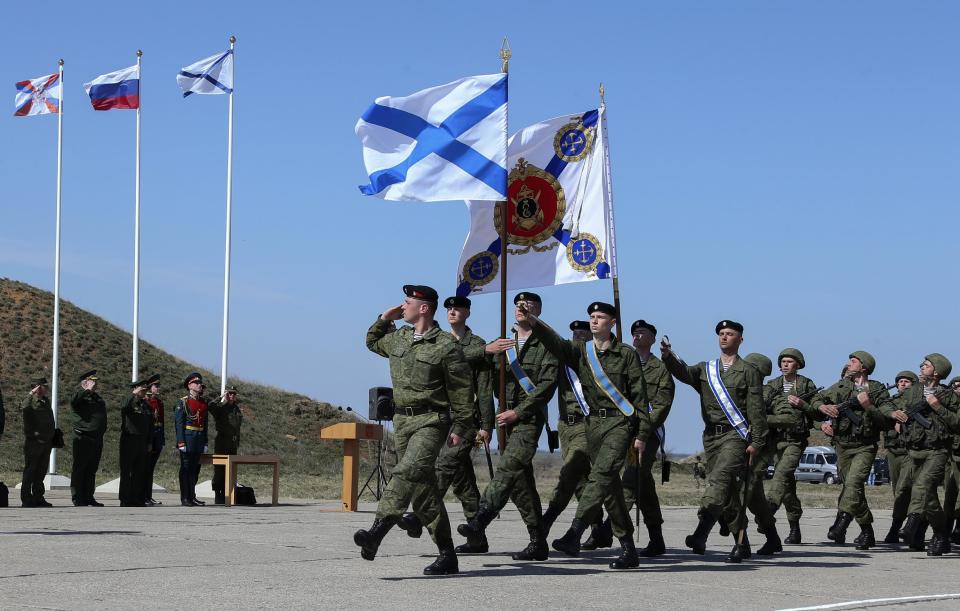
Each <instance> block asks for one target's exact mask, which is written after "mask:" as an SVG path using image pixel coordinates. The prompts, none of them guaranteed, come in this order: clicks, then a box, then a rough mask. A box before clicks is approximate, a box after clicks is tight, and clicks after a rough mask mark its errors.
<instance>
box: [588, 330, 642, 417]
mask: <svg viewBox="0 0 960 611" xmlns="http://www.w3.org/2000/svg"><path fill="white" fill-rule="evenodd" d="M584 348H585V350H586V353H587V364H589V365H590V372H591V373H593V379H594V381H595V382H596V383H597V386H599V387H600V390H602V391H603V392H604V394H605V395H607V397H609V399H610V400H611V401H613V404H614V405H616V406H617V409H619V410H620V411H621V412H623V415H624V416H632V415H633V414H634V412H636V411H637V410H635V409H634V407H633V404H632V403H630V400H629V399H627V398H626V397H624V396H623V394H622V393H621V392H620V390H619V389H618V388H617V387H616V386H614V385H613V382H611V381H610V377H609V376H608V375H607V372H606V371H604V370H603V366H602V365H601V364H600V357H599V356H597V346H596V344H594V342H593V340H590V341H589V342H587V343H586V345H585V346H584Z"/></svg>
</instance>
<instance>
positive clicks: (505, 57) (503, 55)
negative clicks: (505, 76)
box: [500, 36, 513, 72]
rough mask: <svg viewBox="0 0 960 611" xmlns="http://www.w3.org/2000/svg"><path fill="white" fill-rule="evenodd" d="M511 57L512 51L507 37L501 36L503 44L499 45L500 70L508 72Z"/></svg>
mask: <svg viewBox="0 0 960 611" xmlns="http://www.w3.org/2000/svg"><path fill="white" fill-rule="evenodd" d="M511 57H513V52H512V51H511V50H510V42H509V41H508V40H507V37H506V36H504V37H503V44H501V45H500V60H501V62H502V63H501V64H500V72H509V71H510V58H511Z"/></svg>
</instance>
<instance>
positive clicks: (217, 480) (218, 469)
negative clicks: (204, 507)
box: [210, 447, 239, 494]
mask: <svg viewBox="0 0 960 611" xmlns="http://www.w3.org/2000/svg"><path fill="white" fill-rule="evenodd" d="M238 451H239V450H238V448H234V447H229V448H224V447H219V448H214V450H213V453H214V454H236V453H237V452H238ZM226 477H227V473H226V467H224V466H223V465H214V466H213V482H211V484H210V487H211V488H213V491H214V492H215V493H216V494H224V487H225V485H226V484H225V481H224V480H226ZM233 485H234V486H236V485H237V482H233Z"/></svg>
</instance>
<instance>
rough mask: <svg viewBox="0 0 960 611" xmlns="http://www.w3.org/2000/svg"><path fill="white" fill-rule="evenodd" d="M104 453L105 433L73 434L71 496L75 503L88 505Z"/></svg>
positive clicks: (91, 499)
mask: <svg viewBox="0 0 960 611" xmlns="http://www.w3.org/2000/svg"><path fill="white" fill-rule="evenodd" d="M101 454H103V435H101V434H99V433H78V432H76V431H74V434H73V469H72V470H71V471H70V496H71V497H72V498H73V504H74V505H87V504H89V503H90V501H93V500H95V499H94V498H93V492H94V490H96V488H97V469H99V468H100V455H101Z"/></svg>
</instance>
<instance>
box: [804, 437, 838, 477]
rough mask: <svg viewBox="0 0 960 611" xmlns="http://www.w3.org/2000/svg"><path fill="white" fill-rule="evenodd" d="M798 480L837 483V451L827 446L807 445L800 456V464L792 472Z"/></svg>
mask: <svg viewBox="0 0 960 611" xmlns="http://www.w3.org/2000/svg"><path fill="white" fill-rule="evenodd" d="M794 475H795V477H796V478H797V481H798V482H815V483H818V484H819V483H820V482H823V483H824V484H839V483H840V471H839V469H838V468H837V451H836V450H834V449H833V448H831V447H829V446H809V447H807V449H806V450H804V451H803V456H801V457H800V465H799V466H798V467H797V470H796V471H795V472H794Z"/></svg>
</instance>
